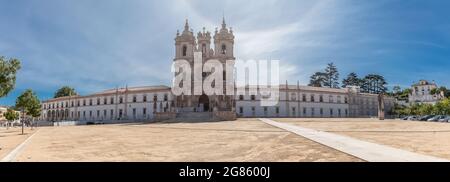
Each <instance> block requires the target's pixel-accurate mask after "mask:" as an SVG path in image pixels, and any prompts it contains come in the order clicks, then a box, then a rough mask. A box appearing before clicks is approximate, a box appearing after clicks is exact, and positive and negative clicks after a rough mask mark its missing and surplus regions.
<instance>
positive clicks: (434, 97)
mask: <svg viewBox="0 0 450 182" xmlns="http://www.w3.org/2000/svg"><path fill="white" fill-rule="evenodd" d="M437 88H438V86H437V85H436V83H434V82H429V81H427V80H420V81H419V82H418V83H415V84H413V85H412V86H411V91H412V92H411V94H409V96H408V101H409V103H410V104H413V103H424V104H435V103H436V102H438V101H440V100H441V99H443V98H444V93H441V92H439V93H436V94H431V90H432V89H437Z"/></svg>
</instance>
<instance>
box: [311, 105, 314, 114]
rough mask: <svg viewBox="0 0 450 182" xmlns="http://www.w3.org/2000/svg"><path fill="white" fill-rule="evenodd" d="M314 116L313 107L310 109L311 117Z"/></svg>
mask: <svg viewBox="0 0 450 182" xmlns="http://www.w3.org/2000/svg"><path fill="white" fill-rule="evenodd" d="M314 115H315V109H314V107H313V108H311V116H314Z"/></svg>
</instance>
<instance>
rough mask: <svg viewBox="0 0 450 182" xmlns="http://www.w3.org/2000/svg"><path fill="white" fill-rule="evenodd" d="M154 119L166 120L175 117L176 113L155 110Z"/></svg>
mask: <svg viewBox="0 0 450 182" xmlns="http://www.w3.org/2000/svg"><path fill="white" fill-rule="evenodd" d="M154 116H155V117H154V120H155V121H164V120H168V119H175V118H176V117H177V113H176V112H157V113H155V115H154Z"/></svg>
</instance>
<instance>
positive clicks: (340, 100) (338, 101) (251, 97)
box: [239, 94, 348, 104]
mask: <svg viewBox="0 0 450 182" xmlns="http://www.w3.org/2000/svg"><path fill="white" fill-rule="evenodd" d="M333 98H334V97H333V96H332V95H330V96H329V97H328V102H334V99H333ZM239 100H244V95H239ZM250 100H256V96H255V95H250ZM291 100H292V101H296V100H297V97H296V95H294V94H291ZM302 101H303V102H308V101H307V96H306V94H303V95H302ZM336 101H337V103H341V102H342V99H341V96H337V100H336ZM309 102H316V97H315V95H314V94H311V95H310V100H309ZM319 102H324V97H323V95H319ZM344 103H346V104H347V103H348V100H347V97H344Z"/></svg>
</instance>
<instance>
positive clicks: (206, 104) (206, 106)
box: [198, 94, 209, 112]
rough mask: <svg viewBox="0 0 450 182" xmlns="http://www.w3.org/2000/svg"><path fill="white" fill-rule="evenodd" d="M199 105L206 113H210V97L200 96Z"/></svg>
mask: <svg viewBox="0 0 450 182" xmlns="http://www.w3.org/2000/svg"><path fill="white" fill-rule="evenodd" d="M198 104H199V106H200V107H202V106H203V108H202V109H203V111H204V112H208V111H209V97H208V96H207V95H205V94H203V95H202V96H200V98H199V100H198Z"/></svg>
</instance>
